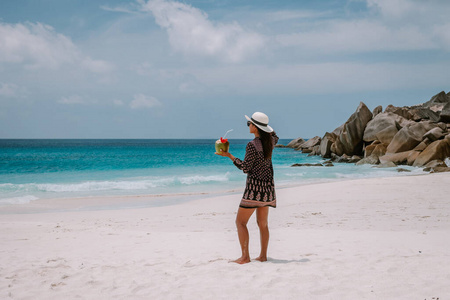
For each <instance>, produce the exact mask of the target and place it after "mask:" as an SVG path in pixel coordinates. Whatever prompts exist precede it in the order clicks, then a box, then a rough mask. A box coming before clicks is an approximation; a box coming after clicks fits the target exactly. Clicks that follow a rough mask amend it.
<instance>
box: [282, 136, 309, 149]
mask: <svg viewBox="0 0 450 300" xmlns="http://www.w3.org/2000/svg"><path fill="white" fill-rule="evenodd" d="M304 142H305V140H304V139H302V138H300V137H299V138H296V139H295V140H292V141H290V142H289V144H287V145H286V147H288V148H294V149H295V148H298V147H299V146H300V145H301V144H303V143H304Z"/></svg>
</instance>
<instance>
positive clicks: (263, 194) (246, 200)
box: [233, 133, 278, 208]
mask: <svg viewBox="0 0 450 300" xmlns="http://www.w3.org/2000/svg"><path fill="white" fill-rule="evenodd" d="M272 138H273V144H274V145H275V144H276V143H277V142H278V136H277V135H276V134H275V133H273V134H272ZM233 163H234V165H235V166H236V167H238V168H239V169H240V170H242V171H243V172H244V173H246V174H247V182H246V184H245V190H244V195H243V196H242V200H241V203H240V205H239V206H240V207H242V208H258V207H264V206H271V207H276V206H277V197H276V194H275V183H274V180H273V166H272V159H264V153H263V146H262V142H261V140H260V139H259V138H255V139H254V140H252V141H251V142H249V143H248V144H247V148H246V150H245V158H244V161H242V160H240V159H239V158H235V159H234V160H233Z"/></svg>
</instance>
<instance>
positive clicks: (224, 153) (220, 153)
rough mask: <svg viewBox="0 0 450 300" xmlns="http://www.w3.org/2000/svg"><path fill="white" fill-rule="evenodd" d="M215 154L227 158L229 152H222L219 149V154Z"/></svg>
mask: <svg viewBox="0 0 450 300" xmlns="http://www.w3.org/2000/svg"><path fill="white" fill-rule="evenodd" d="M215 154H217V155H220V156H226V157H229V155H230V152H226V151H223V150H222V149H219V152H216V153H215Z"/></svg>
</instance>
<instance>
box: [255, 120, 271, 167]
mask: <svg viewBox="0 0 450 300" xmlns="http://www.w3.org/2000/svg"><path fill="white" fill-rule="evenodd" d="M256 128H258V127H256ZM258 133H259V138H260V139H261V142H262V146H263V153H264V159H270V158H272V150H273V139H272V134H270V133H268V132H265V131H264V130H261V129H259V128H258Z"/></svg>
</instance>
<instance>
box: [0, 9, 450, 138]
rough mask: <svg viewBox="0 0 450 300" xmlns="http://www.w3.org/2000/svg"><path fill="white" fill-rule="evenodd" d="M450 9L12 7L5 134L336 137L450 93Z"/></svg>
mask: <svg viewBox="0 0 450 300" xmlns="http://www.w3.org/2000/svg"><path fill="white" fill-rule="evenodd" d="M449 12H450V1H448V0H428V1H427V0H324V1H313V0H305V1H303V0H271V1H269V0H258V1H246V0H182V1H173V0H138V1H135V0H130V1H127V0H1V1H0V138H107V139H109V138H174V139H179V138H219V137H221V136H223V135H224V133H225V132H226V131H227V130H229V129H233V130H234V131H232V132H231V133H229V135H228V137H229V138H251V136H249V133H248V128H247V126H246V120H245V118H244V115H249V116H251V114H253V113H254V112H256V111H261V112H264V113H266V114H267V115H268V116H269V119H270V121H269V124H270V125H271V126H272V127H273V128H274V129H275V131H276V132H277V134H278V135H279V136H280V138H297V137H303V138H311V137H313V136H317V135H318V136H323V135H324V133H325V132H327V131H333V130H334V129H335V128H337V127H338V126H340V125H341V124H343V123H344V122H345V121H346V120H347V119H348V118H349V116H350V115H351V114H352V113H353V112H354V111H355V110H356V108H357V107H358V105H359V103H360V102H361V101H362V102H364V103H365V104H366V105H367V106H368V107H369V109H371V110H373V109H374V108H375V107H376V106H378V105H382V106H383V108H385V107H386V106H387V105H389V104H393V105H395V106H407V105H408V106H409V105H415V104H419V103H423V102H426V101H428V100H429V99H430V98H431V97H432V96H433V95H435V94H437V93H439V92H441V91H445V92H446V93H448V92H449V91H450V71H449V69H450V18H448V15H449Z"/></svg>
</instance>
